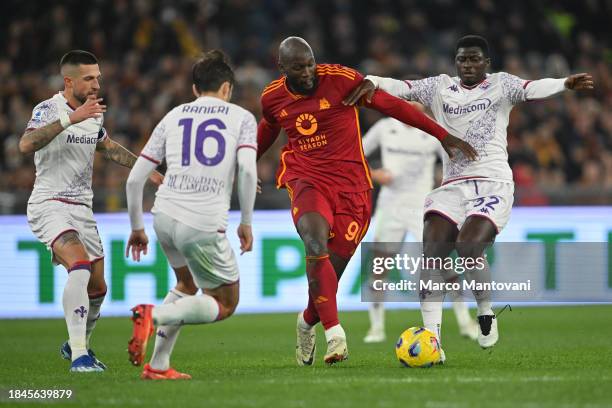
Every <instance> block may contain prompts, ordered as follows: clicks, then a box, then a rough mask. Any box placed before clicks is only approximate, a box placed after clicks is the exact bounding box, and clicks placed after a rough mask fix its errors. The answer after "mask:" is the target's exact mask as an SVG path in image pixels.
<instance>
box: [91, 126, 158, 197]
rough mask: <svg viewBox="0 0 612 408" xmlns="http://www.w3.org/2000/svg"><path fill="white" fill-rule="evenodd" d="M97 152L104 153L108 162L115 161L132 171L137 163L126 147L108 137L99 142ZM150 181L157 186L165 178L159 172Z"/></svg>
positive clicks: (154, 173)
mask: <svg viewBox="0 0 612 408" xmlns="http://www.w3.org/2000/svg"><path fill="white" fill-rule="evenodd" d="M96 150H97V151H99V152H102V153H103V154H104V158H106V159H107V160H111V161H114V162H115V163H117V164H120V165H122V166H125V167H129V168H130V169H131V168H132V167H134V163H136V159H138V157H136V155H135V154H134V153H132V152H130V151H129V150H128V149H126V148H125V147H123V146H121V145H120V144H119V143H117V142H115V141H113V140H111V138H110V137H108V136H106V137H105V138H104V139H103V140H102V141H100V142H98V144H97V145H96ZM149 180H151V182H152V183H153V184H155V185H157V186H159V185H160V184H162V183H163V182H164V176H163V175H162V174H161V173H160V172H158V171H154V172H153V173H151V176H149Z"/></svg>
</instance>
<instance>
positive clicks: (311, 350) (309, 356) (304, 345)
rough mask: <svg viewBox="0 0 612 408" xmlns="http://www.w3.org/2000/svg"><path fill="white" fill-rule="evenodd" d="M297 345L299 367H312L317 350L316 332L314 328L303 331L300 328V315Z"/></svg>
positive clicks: (296, 352) (296, 355)
mask: <svg viewBox="0 0 612 408" xmlns="http://www.w3.org/2000/svg"><path fill="white" fill-rule="evenodd" d="M295 331H296V333H297V344H296V345H295V359H296V361H297V363H298V365H299V366H305V365H308V366H309V365H312V363H313V361H314V358H315V352H316V350H317V342H316V330H315V328H314V326H313V327H311V328H310V329H303V328H301V327H300V315H298V324H297V328H296V330H295Z"/></svg>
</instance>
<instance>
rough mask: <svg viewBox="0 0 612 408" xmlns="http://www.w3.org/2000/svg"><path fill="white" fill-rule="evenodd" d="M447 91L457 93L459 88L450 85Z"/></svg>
mask: <svg viewBox="0 0 612 408" xmlns="http://www.w3.org/2000/svg"><path fill="white" fill-rule="evenodd" d="M447 89H450V90H451V91H453V92H459V88H458V87H457V85H451V86H449V87H448V88H447Z"/></svg>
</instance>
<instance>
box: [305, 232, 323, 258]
mask: <svg viewBox="0 0 612 408" xmlns="http://www.w3.org/2000/svg"><path fill="white" fill-rule="evenodd" d="M304 247H305V249H306V255H308V256H324V255H327V240H326V239H325V238H322V237H317V236H314V235H311V234H306V235H305V236H304Z"/></svg>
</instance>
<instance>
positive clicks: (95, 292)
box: [87, 275, 108, 298]
mask: <svg viewBox="0 0 612 408" xmlns="http://www.w3.org/2000/svg"><path fill="white" fill-rule="evenodd" d="M107 290H108V287H107V286H106V281H105V280H104V276H102V277H99V278H95V276H94V275H91V277H90V279H89V283H88V284H87V294H88V295H89V297H90V298H96V297H100V296H104V295H106V291H107Z"/></svg>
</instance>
